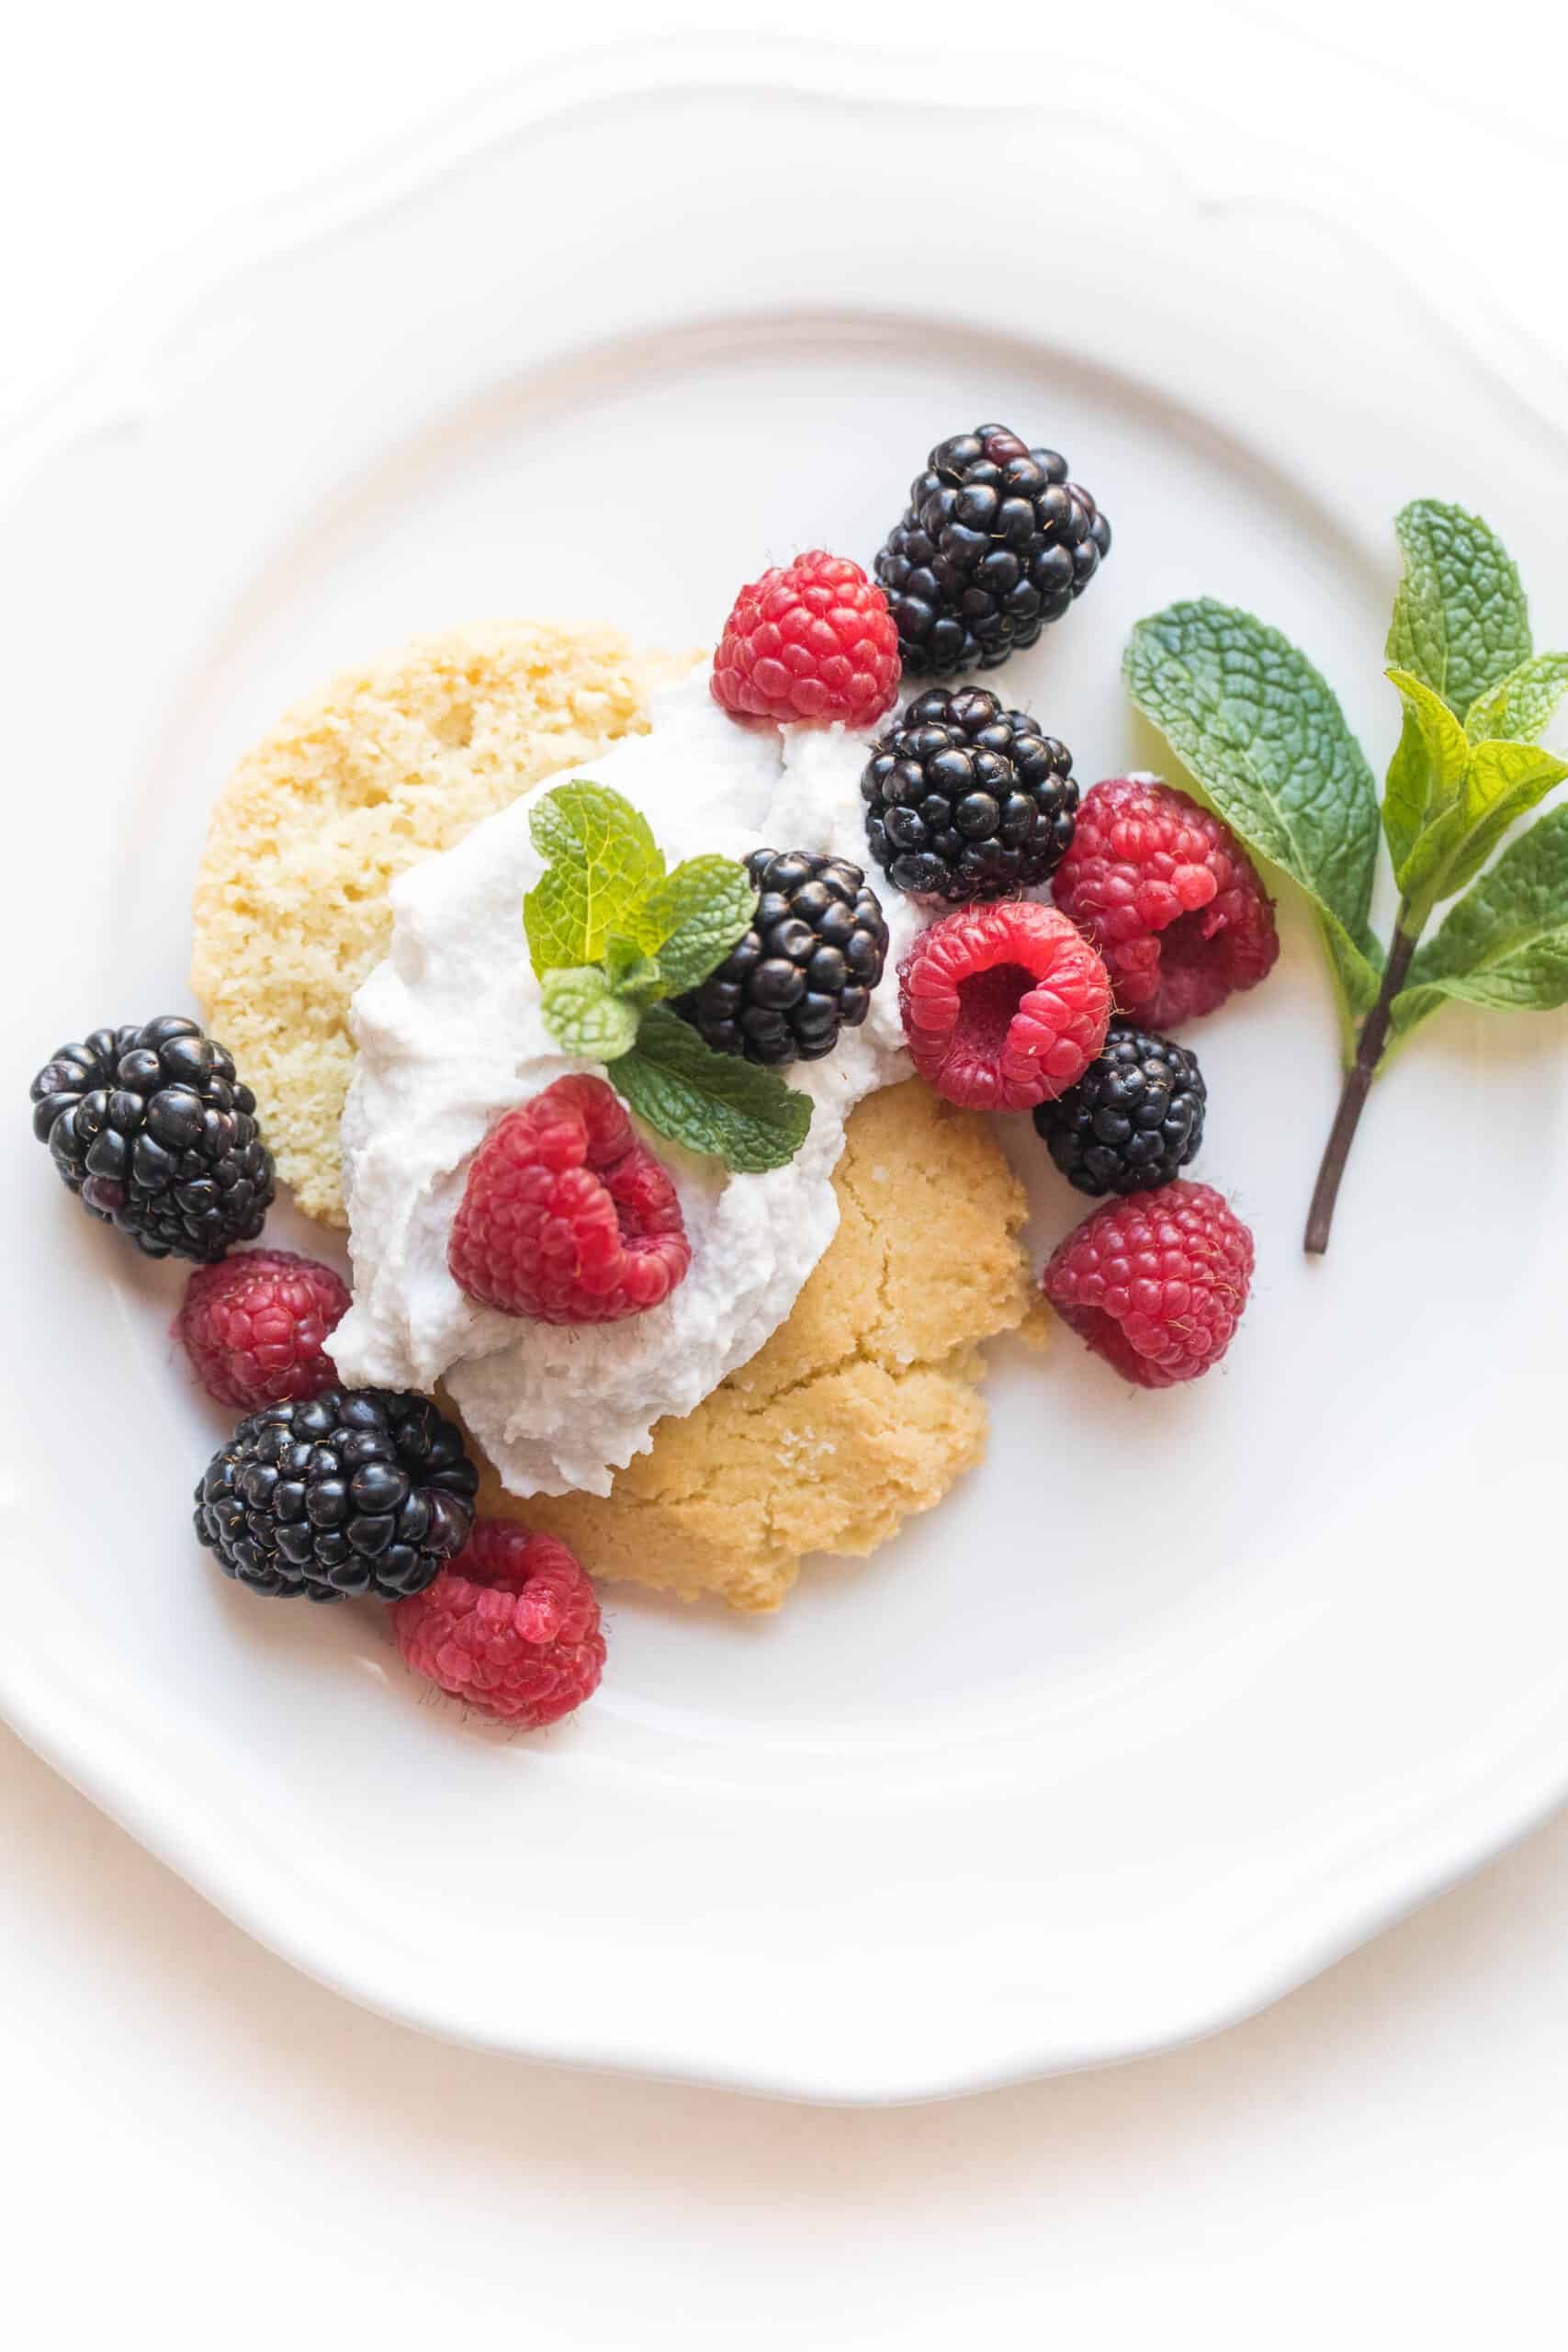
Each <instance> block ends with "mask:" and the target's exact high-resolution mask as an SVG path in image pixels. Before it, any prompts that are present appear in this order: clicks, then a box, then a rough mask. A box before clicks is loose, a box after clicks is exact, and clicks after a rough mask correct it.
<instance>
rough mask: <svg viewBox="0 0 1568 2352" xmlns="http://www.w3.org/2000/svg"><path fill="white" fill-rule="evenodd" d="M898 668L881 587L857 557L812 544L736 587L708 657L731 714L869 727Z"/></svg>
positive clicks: (890, 693) (892, 694)
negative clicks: (737, 590)
mask: <svg viewBox="0 0 1568 2352" xmlns="http://www.w3.org/2000/svg"><path fill="white" fill-rule="evenodd" d="M898 677H899V662H898V631H897V628H895V627H894V623H893V615H892V613H891V612H890V611H889V609H888V605H887V599H886V596H885V595H884V594H883V593H882V591H881V589H880V588H878V587H876V586H875V585H874V583H873V582H871V581H869V580H868V579H867V578H866V576H865V574H864V572H863V571H862V570H861V568H860V566H859V564H858V563H852V562H851V561H850V560H849V559H848V557H847V556H841V555H827V554H825V553H824V552H823V550H822V549H821V548H814V549H813V550H812V552H811V553H810V554H809V555H799V556H796V558H795V561H794V562H793V563H786V564H782V565H777V566H775V567H774V569H773V571H764V572H763V574H762V576H761V580H754V581H753V582H751V584H750V587H749V588H742V590H741V591H740V594H739V596H737V598H736V599H735V604H734V606H733V608H732V609H731V612H730V616H729V618H728V620H727V621H726V622H725V625H724V635H723V636H722V637H721V638H720V639H719V641H718V651H717V652H716V654H715V655H714V657H713V695H714V700H715V701H716V702H718V703H722V704H723V706H724V707H725V709H726V710H728V711H731V712H733V714H734V715H735V716H736V717H737V718H774V719H778V720H780V721H781V722H782V721H784V720H785V719H794V718H809V719H818V720H820V721H822V722H823V723H824V724H826V723H827V722H828V721H829V720H832V719H835V718H841V719H842V720H843V722H844V724H845V726H846V727H869V726H870V725H871V723H872V721H873V719H874V718H881V716H882V714H883V712H884V711H885V710H886V709H888V708H889V707H891V705H892V704H893V702H894V701H895V699H896V698H897V692H898Z"/></svg>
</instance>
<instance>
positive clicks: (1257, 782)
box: [1122, 597, 1381, 1018]
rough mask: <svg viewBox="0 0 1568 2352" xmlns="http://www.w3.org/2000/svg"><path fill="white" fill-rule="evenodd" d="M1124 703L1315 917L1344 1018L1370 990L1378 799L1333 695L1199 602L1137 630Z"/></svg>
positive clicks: (1238, 616) (1226, 613) (1221, 611)
mask: <svg viewBox="0 0 1568 2352" xmlns="http://www.w3.org/2000/svg"><path fill="white" fill-rule="evenodd" d="M1122 670H1123V674H1124V676H1125V679H1126V683H1127V690H1128V692H1129V693H1130V694H1131V695H1132V697H1133V700H1134V702H1135V703H1136V705H1137V706H1138V708H1139V709H1140V710H1141V711H1142V712H1143V713H1144V714H1145V717H1146V718H1150V719H1152V720H1153V721H1154V723H1155V725H1156V727H1157V728H1159V729H1160V730H1161V732H1162V733H1163V734H1164V735H1165V736H1167V737H1168V740H1169V741H1170V743H1171V745H1172V748H1173V749H1174V750H1175V751H1176V752H1178V753H1179V756H1180V758H1181V759H1182V760H1183V761H1184V762H1185V763H1186V765H1187V766H1188V768H1189V769H1190V772H1191V774H1192V776H1193V778H1194V779H1195V781H1196V783H1197V785H1198V786H1199V788H1200V790H1201V792H1202V794H1203V796H1204V797H1205V798H1206V799H1207V800H1209V801H1210V802H1212V804H1213V807H1214V808H1215V809H1217V810H1218V811H1219V814H1220V815H1221V816H1222V817H1223V818H1224V820H1225V822H1226V823H1227V824H1228V825H1230V826H1231V827H1232V828H1233V829H1234V830H1235V831H1236V832H1237V833H1239V834H1240V836H1241V838H1242V840H1243V841H1244V842H1246V843H1247V847H1248V848H1249V849H1251V850H1255V851H1256V852H1257V854H1258V856H1259V857H1262V858H1266V859H1267V860H1268V861H1269V864H1270V865H1277V866H1278V867H1279V868H1280V871H1281V872H1282V873H1284V874H1287V875H1288V876H1290V878H1291V880H1292V882H1294V883H1295V884H1296V885H1297V887H1298V888H1301V889H1303V890H1304V891H1305V892H1306V895H1307V897H1308V898H1309V899H1312V901H1313V903H1314V907H1315V908H1316V909H1317V911H1318V916H1319V922H1320V925H1321V927H1322V928H1323V930H1324V932H1325V936H1326V937H1327V938H1328V939H1329V942H1330V947H1331V953H1330V968H1331V970H1332V971H1333V973H1334V976H1335V981H1336V986H1337V989H1338V991H1339V993H1340V1001H1341V1006H1342V1009H1343V1010H1344V1012H1346V1013H1347V1015H1348V1016H1349V1017H1353V1018H1359V1016H1360V1015H1361V1014H1363V1013H1364V1012H1367V1011H1368V1010H1369V1008H1370V1007H1371V1003H1372V1001H1373V999H1374V998H1375V996H1376V994H1377V989H1378V966H1379V959H1380V953H1381V951H1380V950H1379V948H1378V945H1377V942H1376V941H1375V940H1374V939H1373V937H1372V935H1371V932H1370V930H1369V928H1368V923H1367V914H1368V910H1369V908H1370V907H1371V893H1372V876H1373V872H1374V870H1375V868H1376V865H1377V854H1378V800H1377V787H1376V786H1375V785H1374V783H1373V781H1372V774H1371V769H1370V768H1369V767H1368V765H1367V762H1366V758H1365V755H1364V754H1363V752H1362V751H1361V747H1360V745H1359V743H1358V742H1357V741H1356V739H1355V737H1354V736H1353V735H1352V734H1351V732H1350V729H1349V728H1348V725H1347V724H1346V721H1345V714H1344V712H1343V711H1342V710H1341V709H1340V707H1339V705H1338V702H1337V700H1336V698H1335V695H1334V693H1333V691H1332V689H1331V688H1330V687H1329V686H1328V685H1327V684H1326V683H1325V680H1324V679H1323V678H1322V677H1321V676H1320V675H1319V673H1317V671H1316V670H1314V667H1313V665H1312V663H1311V662H1309V661H1308V660H1307V659H1306V656H1305V655H1304V654H1303V653H1299V652H1298V651H1297V650H1296V649H1295V647H1294V646H1293V645H1292V644H1291V643H1290V642H1289V640H1288V639H1285V638H1283V637H1281V636H1280V632H1279V630H1278V629H1272V628H1266V627H1265V626H1264V624H1263V623H1262V622H1261V621H1259V620H1255V619H1254V618H1253V616H1252V615H1251V614H1250V613H1242V612H1236V611H1234V610H1233V609H1232V608H1231V607H1230V606H1228V605H1219V604H1216V603H1214V601H1213V599H1212V598H1210V597H1203V598H1201V599H1200V600H1198V601H1197V602H1195V603H1186V604H1179V605H1168V607H1167V608H1166V610H1165V611H1164V612H1163V613H1156V614H1155V615H1153V616H1152V617H1151V618H1149V619H1148V620H1145V621H1140V622H1139V623H1138V626H1137V628H1135V629H1134V631H1133V635H1132V637H1131V639H1130V640H1129V642H1128V646H1127V651H1126V654H1125V656H1124V658H1123V662H1122Z"/></svg>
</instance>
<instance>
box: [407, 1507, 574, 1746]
mask: <svg viewBox="0 0 1568 2352" xmlns="http://www.w3.org/2000/svg"><path fill="white" fill-rule="evenodd" d="M391 1615H392V1630H393V1633H394V1634H395V1636H396V1638H397V1645H398V1647H399V1649H400V1651H401V1652H402V1656H403V1659H404V1662H405V1663H406V1664H407V1665H409V1666H410V1667H412V1669H413V1671H414V1672H415V1674H423V1675H424V1676H426V1677H427V1678H428V1679H429V1680H430V1681H432V1682H434V1683H437V1684H438V1685H439V1686H440V1688H441V1689H442V1690H443V1691H449V1692H450V1693H451V1695H452V1697H453V1698H455V1699H462V1700H464V1701H465V1702H467V1704H468V1706H470V1707H478V1708H479V1710H480V1712H481V1713H484V1714H487V1715H494V1716H496V1717H497V1718H498V1720H499V1721H500V1722H502V1723H505V1724H513V1725H514V1727H515V1728H516V1729H517V1730H519V1731H540V1730H542V1729H543V1728H544V1726H545V1724H555V1723H559V1721H560V1719H561V1717H562V1716H563V1715H570V1713H571V1712H572V1709H573V1708H574V1707H581V1704H582V1702H583V1701H584V1699H591V1698H592V1695H593V1693H594V1691H597V1689H598V1688H599V1677H600V1675H601V1673H602V1672H603V1671H604V1634H602V1633H601V1631H600V1629H599V1602H598V1598H597V1596H596V1595H595V1593H594V1590H593V1587H592V1585H591V1584H590V1583H589V1581H588V1578H587V1577H586V1576H584V1574H583V1572H582V1569H581V1566H580V1564H579V1562H578V1560H577V1559H576V1557H575V1555H573V1554H572V1553H570V1552H569V1551H568V1550H567V1547H566V1545H565V1544H558V1543H557V1541H556V1539H555V1537H554V1536H553V1535H530V1534H529V1532H528V1531H527V1529H526V1528H524V1527H519V1526H517V1525H516V1524H515V1523H514V1522H513V1521H510V1520H502V1519H479V1520H476V1521H474V1527H473V1532H472V1533H471V1534H470V1536H469V1537H468V1542H467V1543H466V1544H464V1546H463V1548H462V1550H461V1551H460V1552H459V1553H458V1555H457V1558H456V1559H455V1560H453V1561H451V1562H450V1563H449V1564H448V1566H446V1567H444V1568H443V1569H442V1570H441V1572H440V1574H439V1575H438V1576H437V1577H436V1578H435V1580H434V1583H433V1584H430V1585H427V1586H426V1587H425V1589H424V1590H423V1592H418V1593H415V1594H414V1595H413V1596H412V1599H411V1600H400V1601H398V1602H397V1603H396V1604H395V1605H394V1607H393V1609H392V1612H391Z"/></svg>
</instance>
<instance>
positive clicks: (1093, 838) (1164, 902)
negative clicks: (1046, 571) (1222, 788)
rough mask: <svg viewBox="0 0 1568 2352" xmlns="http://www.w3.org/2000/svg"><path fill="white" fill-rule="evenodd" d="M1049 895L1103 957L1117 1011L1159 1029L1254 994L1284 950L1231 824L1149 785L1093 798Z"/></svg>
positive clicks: (1117, 788)
mask: <svg viewBox="0 0 1568 2352" xmlns="http://www.w3.org/2000/svg"><path fill="white" fill-rule="evenodd" d="M1051 887H1052V888H1053V890H1054V891H1055V899H1056V904H1057V905H1058V906H1059V907H1060V908H1061V910H1062V911H1063V913H1064V914H1067V915H1070V916H1071V917H1072V919H1073V921H1074V922H1076V923H1077V925H1078V926H1079V928H1080V929H1081V930H1083V931H1085V932H1087V933H1088V934H1089V937H1090V939H1092V940H1093V942H1094V944H1095V945H1096V946H1097V947H1098V948H1099V950H1100V954H1101V955H1102V956H1104V958H1105V963H1106V968H1107V970H1108V971H1109V972H1110V974H1111V986H1112V988H1113V989H1115V991H1116V1002H1117V1006H1118V1009H1119V1010H1120V1011H1121V1012H1131V1013H1136V1014H1137V1016H1138V1017H1139V1019H1140V1020H1141V1021H1142V1022H1143V1023H1145V1026H1146V1027H1148V1028H1151V1029H1174V1028H1175V1027H1176V1026H1177V1024H1178V1023H1179V1022H1182V1021H1190V1020H1193V1019H1195V1018H1196V1016H1197V1015H1198V1014H1199V1013H1201V1012H1213V1011H1214V1009H1215V1007H1216V1006H1217V1005H1221V1004H1223V1003H1224V1001H1225V999H1226V997H1227V996H1229V995H1231V994H1232V992H1233V991H1234V990H1235V989H1251V988H1256V987H1257V985H1258V981H1259V980H1261V979H1266V978H1268V976H1269V973H1270V972H1271V971H1272V970H1273V968H1274V959H1275V957H1276V956H1278V955H1279V953H1280V938H1279V933H1278V932H1277V931H1276V930H1275V927H1274V905H1273V901H1272V899H1270V898H1269V894H1268V892H1267V891H1266V890H1265V889H1264V888H1263V885H1262V883H1261V882H1260V881H1259V880H1258V875H1257V871H1256V869H1255V868H1254V866H1253V864H1252V861H1251V859H1250V858H1249V857H1248V856H1247V852H1246V851H1245V850H1244V849H1243V848H1242V846H1241V843H1240V842H1238V841H1237V840H1236V837H1235V834H1234V833H1233V832H1232V831H1231V830H1230V827H1229V826H1228V825H1226V824H1224V823H1222V821H1221V820H1220V819H1219V818H1218V817H1215V816H1212V815H1211V814H1210V812H1209V810H1208V809H1200V807H1199V806H1198V803H1197V802H1196V801H1195V800H1191V799H1190V798H1189V797H1188V796H1187V794H1186V793H1185V792H1176V791H1173V790H1172V788H1171V787H1170V786H1169V785H1165V784H1156V783H1154V782H1152V781H1151V780H1150V779H1148V778H1146V777H1138V776H1113V777H1111V779H1110V781H1109V782H1107V783H1105V784H1097V785H1096V786H1094V789H1093V790H1092V791H1091V792H1089V793H1088V794H1086V796H1085V797H1084V801H1083V804H1082V806H1081V807H1080V809H1079V810H1078V820H1077V831H1075V833H1074V835H1073V842H1072V846H1071V848H1070V849H1069V850H1068V852H1067V854H1066V857H1065V858H1064V859H1063V860H1062V863H1061V865H1059V866H1058V868H1057V870H1056V876H1055V881H1054V882H1053V884H1052V886H1051Z"/></svg>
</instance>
